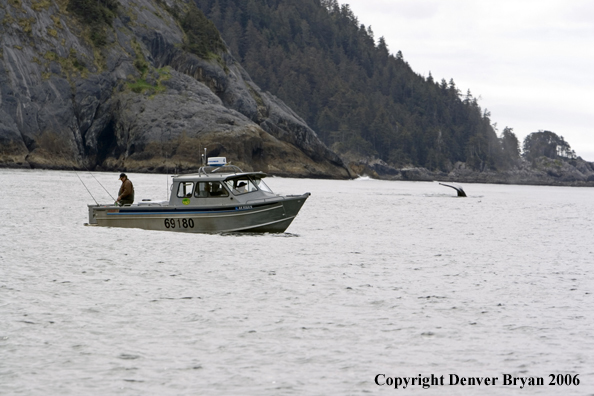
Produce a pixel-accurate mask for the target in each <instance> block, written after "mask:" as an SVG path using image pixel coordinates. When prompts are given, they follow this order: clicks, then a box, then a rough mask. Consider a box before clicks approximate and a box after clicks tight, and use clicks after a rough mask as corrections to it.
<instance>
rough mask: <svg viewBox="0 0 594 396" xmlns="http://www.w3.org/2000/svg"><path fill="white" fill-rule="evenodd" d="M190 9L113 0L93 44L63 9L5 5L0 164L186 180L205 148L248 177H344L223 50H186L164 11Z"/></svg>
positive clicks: (54, 4) (48, 3)
mask: <svg viewBox="0 0 594 396" xmlns="http://www.w3.org/2000/svg"><path fill="white" fill-rule="evenodd" d="M187 7H188V4H185V3H183V2H182V1H181V0H168V1H166V2H163V1H153V0H119V3H118V7H117V11H116V12H115V13H114V15H113V19H112V20H111V21H110V22H111V23H110V24H109V26H106V27H104V28H102V29H103V30H102V33H103V34H104V35H105V40H104V43H102V44H101V45H97V42H96V40H95V41H94V40H93V37H96V36H94V35H95V34H96V33H97V32H96V31H93V30H94V29H96V26H94V25H92V26H85V24H84V23H81V20H80V18H79V19H77V18H75V16H74V15H73V14H72V13H71V12H69V11H68V10H69V0H38V1H37V0H0V166H10V167H35V168H37V167H40V168H50V169H52V168H53V169H105V170H134V171H147V172H150V171H156V172H157V171H162V170H165V169H172V168H177V169H178V170H181V171H184V170H191V169H195V168H196V167H197V166H199V164H200V161H201V153H202V152H203V149H204V148H207V155H208V156H226V157H227V158H228V161H231V162H233V163H234V164H237V165H239V166H241V167H243V168H244V169H246V170H250V169H259V170H263V171H265V172H269V173H272V174H276V175H285V176H296V177H331V178H347V177H349V176H350V173H349V171H348V170H347V168H346V167H345V166H344V164H343V162H342V160H341V159H340V158H339V157H338V156H337V155H336V154H334V153H333V152H332V151H330V150H329V149H328V148H327V147H326V146H325V145H324V144H323V143H321V141H320V140H319V139H318V137H317V136H316V134H315V132H314V131H313V130H311V129H310V128H309V127H308V126H307V125H306V123H305V122H304V121H303V120H302V119H300V118H299V117H298V116H297V115H296V114H295V113H294V112H293V111H292V110H291V109H290V108H288V107H287V106H286V105H285V104H284V103H283V102H282V101H280V100H279V99H278V98H276V97H274V96H273V95H271V94H269V93H267V92H262V91H261V90H260V88H259V87H258V86H256V85H255V84H254V83H253V82H252V80H251V79H250V77H249V76H248V75H247V73H246V72H245V71H244V70H243V69H242V67H241V66H240V65H239V64H238V63H237V62H236V61H235V60H234V58H233V57H232V56H231V55H230V53H229V52H228V51H224V50H223V51H219V52H218V53H216V54H214V56H209V57H199V56H196V55H193V54H191V53H190V52H188V51H186V50H185V49H184V48H185V46H184V43H186V42H187V35H186V33H185V32H184V30H183V29H182V28H181V26H180V23H179V19H177V18H176V17H175V15H174V14H173V13H172V12H171V10H174V9H175V10H178V11H180V12H183V10H184V9H187Z"/></svg>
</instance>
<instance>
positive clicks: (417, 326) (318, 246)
mask: <svg viewBox="0 0 594 396" xmlns="http://www.w3.org/2000/svg"><path fill="white" fill-rule="evenodd" d="M79 177H80V179H81V180H82V182H84V184H85V185H86V188H85V186H84V185H83V183H81V180H79ZM129 177H130V179H131V180H132V181H133V183H134V186H135V189H136V198H137V200H139V199H142V198H152V199H158V200H162V199H165V198H166V194H167V176H165V175H146V174H129ZM117 178H118V175H117V174H115V173H93V174H90V173H88V172H79V173H78V174H77V173H74V172H58V171H40V170H33V171H32V170H27V171H25V170H0V183H1V186H2V187H1V188H0V394H1V395H363V394H380V393H381V394H401V395H417V394H423V395H476V394H486V395H510V394H512V395H513V394H530V395H558V394H563V395H593V394H594V318H593V315H592V311H593V307H594V298H593V296H594V294H593V293H594V270H593V268H592V267H593V262H594V260H593V256H594V255H593V253H594V245H593V242H594V189H592V188H567V187H537V186H506V185H485V184H466V185H464V186H463V187H464V189H465V191H466V193H467V194H468V198H457V197H455V195H456V194H455V191H454V190H452V189H450V188H447V187H444V186H440V185H439V184H438V183H422V182H389V181H377V180H371V179H367V178H362V179H358V180H351V181H333V180H311V179H288V178H269V179H267V184H268V185H269V186H270V187H271V188H272V189H273V191H275V192H277V193H282V194H301V193H304V192H311V193H312V196H311V197H310V198H309V200H308V201H307V202H306V204H305V205H304V207H303V209H302V211H301V213H300V214H299V216H298V217H297V218H296V220H295V221H294V222H293V224H292V225H291V226H290V227H289V229H288V230H287V232H286V233H285V234H274V235H273V234H264V235H234V234H228V235H200V234H195V235H183V234H177V233H169V232H157V231H145V230H138V229H117V228H103V227H85V226H84V225H83V224H84V223H85V222H87V221H88V220H87V207H86V206H87V204H91V203H93V198H92V197H91V195H89V193H88V192H87V188H88V189H89V191H90V192H91V193H92V194H93V196H94V197H95V199H97V200H98V201H99V202H100V203H108V202H111V201H112V198H111V197H110V196H109V195H108V192H109V194H111V195H112V196H116V194H117V191H118V188H119V185H120V182H119V181H118V180H117ZM99 182H100V183H101V185H103V186H104V187H105V188H106V189H107V192H106V191H105V190H104V189H103V187H101V185H100V184H99ZM558 374H560V375H562V377H557V375H558ZM378 375H379V377H378ZM431 375H434V377H436V378H439V377H440V376H444V384H443V385H441V384H433V385H432V386H430V387H429V388H428V389H426V388H423V386H421V385H419V383H418V381H419V380H418V378H419V376H421V378H423V377H430V376H431ZM450 375H452V376H450ZM454 375H455V376H458V377H459V378H469V377H497V380H496V381H495V384H494V385H485V383H484V382H483V381H482V382H481V383H482V384H481V385H476V383H475V385H468V384H466V385H462V380H460V382H458V384H455V385H452V384H450V383H451V381H450V379H451V378H452V379H455V378H456V377H455V376H454ZM506 375H509V376H511V378H513V377H517V378H519V377H524V378H535V379H537V378H542V380H543V385H538V384H537V385H528V384H526V386H525V387H524V388H521V381H520V380H517V382H516V385H513V384H511V385H510V384H504V379H505V378H504V377H505V376H506ZM551 375H553V377H551ZM376 378H377V379H378V382H379V383H381V384H382V385H377V384H376ZM403 378H415V379H416V381H417V382H416V383H415V384H414V385H411V384H410V382H409V385H408V386H406V388H403V386H404V385H402V384H400V383H399V384H400V385H399V387H398V388H397V389H395V387H394V384H396V383H397V381H398V379H403ZM551 379H555V381H556V380H557V379H560V380H561V382H562V383H563V385H549V383H550V382H551ZM565 380H567V382H570V384H569V385H568V384H566V383H565ZM402 381H404V380H402ZM578 381H579V384H577V382H578ZM384 383H386V385H383V384H384ZM388 383H389V384H390V385H388Z"/></svg>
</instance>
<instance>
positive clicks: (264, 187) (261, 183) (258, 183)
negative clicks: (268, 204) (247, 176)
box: [254, 179, 272, 193]
mask: <svg viewBox="0 0 594 396" xmlns="http://www.w3.org/2000/svg"><path fill="white" fill-rule="evenodd" d="M254 184H255V185H256V186H258V188H259V189H260V190H262V191H266V192H269V193H272V190H271V189H270V187H268V185H267V184H266V183H264V180H262V179H255V180H254Z"/></svg>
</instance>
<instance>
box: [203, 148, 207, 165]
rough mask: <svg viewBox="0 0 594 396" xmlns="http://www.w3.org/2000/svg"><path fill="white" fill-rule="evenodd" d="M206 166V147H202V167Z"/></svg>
mask: <svg viewBox="0 0 594 396" xmlns="http://www.w3.org/2000/svg"><path fill="white" fill-rule="evenodd" d="M205 165H206V147H204V154H202V166H205Z"/></svg>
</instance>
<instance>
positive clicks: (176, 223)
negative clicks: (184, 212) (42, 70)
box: [165, 219, 194, 228]
mask: <svg viewBox="0 0 594 396" xmlns="http://www.w3.org/2000/svg"><path fill="white" fill-rule="evenodd" d="M176 227H177V228H194V220H192V219H165V228H176Z"/></svg>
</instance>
